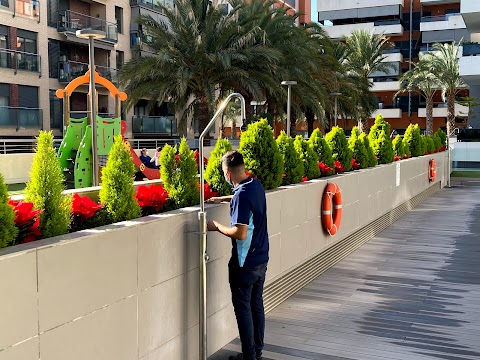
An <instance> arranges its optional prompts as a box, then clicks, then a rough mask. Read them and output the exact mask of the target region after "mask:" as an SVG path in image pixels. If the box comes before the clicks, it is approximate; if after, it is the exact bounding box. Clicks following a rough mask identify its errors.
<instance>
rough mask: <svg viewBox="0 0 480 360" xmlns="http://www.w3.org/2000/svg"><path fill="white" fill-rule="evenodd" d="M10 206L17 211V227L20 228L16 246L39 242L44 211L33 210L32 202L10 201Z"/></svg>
mask: <svg viewBox="0 0 480 360" xmlns="http://www.w3.org/2000/svg"><path fill="white" fill-rule="evenodd" d="M8 204H9V205H10V206H12V207H13V209H14V210H15V226H16V227H17V228H18V235H17V240H16V242H15V244H23V243H27V242H31V241H35V240H38V238H39V237H40V236H41V235H42V233H41V231H40V229H39V226H40V213H41V212H42V210H33V203H31V202H23V201H13V200H10V201H9V202H8Z"/></svg>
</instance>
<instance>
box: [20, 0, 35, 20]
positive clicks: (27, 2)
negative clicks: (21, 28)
mask: <svg viewBox="0 0 480 360" xmlns="http://www.w3.org/2000/svg"><path fill="white" fill-rule="evenodd" d="M16 1H17V3H16V10H15V11H16V13H17V14H22V15H27V16H33V17H38V14H39V11H40V6H39V5H40V4H39V3H38V0H16Z"/></svg>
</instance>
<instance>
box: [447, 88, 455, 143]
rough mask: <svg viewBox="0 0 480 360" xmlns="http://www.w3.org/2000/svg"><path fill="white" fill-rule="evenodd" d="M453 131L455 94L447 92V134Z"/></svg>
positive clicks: (451, 133)
mask: <svg viewBox="0 0 480 360" xmlns="http://www.w3.org/2000/svg"><path fill="white" fill-rule="evenodd" d="M454 132H455V94H454V93H453V92H452V93H448V94H447V136H453V134H454Z"/></svg>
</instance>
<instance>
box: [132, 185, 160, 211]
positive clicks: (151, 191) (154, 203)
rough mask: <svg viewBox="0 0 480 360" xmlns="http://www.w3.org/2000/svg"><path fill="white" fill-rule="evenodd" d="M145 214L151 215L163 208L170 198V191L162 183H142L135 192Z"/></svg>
mask: <svg viewBox="0 0 480 360" xmlns="http://www.w3.org/2000/svg"><path fill="white" fill-rule="evenodd" d="M135 197H136V199H137V203H138V205H140V207H141V208H142V213H143V215H150V214H153V213H155V212H159V211H160V210H162V208H163V206H164V205H165V203H166V202H167V200H168V192H167V191H166V190H165V189H164V188H163V186H162V185H150V186H145V185H141V186H139V187H138V188H137V192H136V194H135Z"/></svg>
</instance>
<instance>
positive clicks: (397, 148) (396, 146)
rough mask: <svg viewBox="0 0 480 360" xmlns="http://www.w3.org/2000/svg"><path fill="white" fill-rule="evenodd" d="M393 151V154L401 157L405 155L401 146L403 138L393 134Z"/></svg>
mask: <svg viewBox="0 0 480 360" xmlns="http://www.w3.org/2000/svg"><path fill="white" fill-rule="evenodd" d="M392 145H393V151H394V152H395V155H397V156H400V157H403V156H404V155H405V149H404V147H403V139H402V137H401V136H400V135H397V136H395V139H393V141H392Z"/></svg>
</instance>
